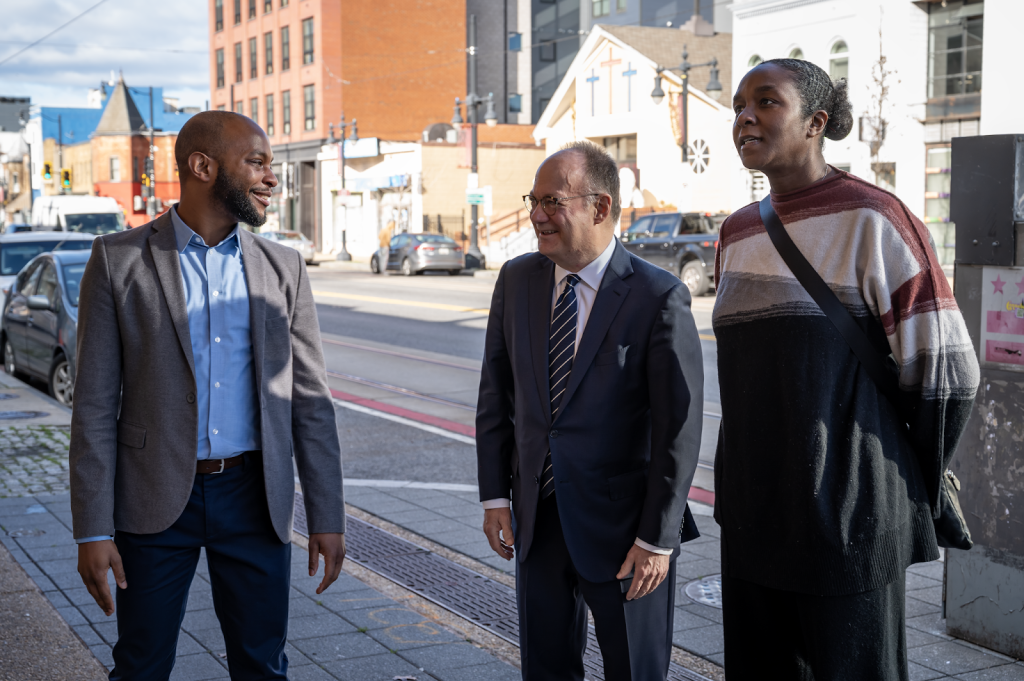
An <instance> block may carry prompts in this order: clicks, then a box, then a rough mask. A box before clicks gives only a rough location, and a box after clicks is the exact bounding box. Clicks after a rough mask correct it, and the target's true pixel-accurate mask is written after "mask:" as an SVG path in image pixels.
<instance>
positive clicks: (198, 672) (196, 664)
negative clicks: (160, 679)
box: [170, 653, 228, 681]
mask: <svg viewBox="0 0 1024 681" xmlns="http://www.w3.org/2000/svg"><path fill="white" fill-rule="evenodd" d="M227 677H228V673H227V670H226V669H224V665H222V664H221V663H220V662H218V661H217V660H215V659H213V657H212V656H211V655H210V653H200V654H198V655H185V656H183V657H178V658H175V660H174V670H173V671H172V672H171V676H170V681H206V680H207V679H223V678H227Z"/></svg>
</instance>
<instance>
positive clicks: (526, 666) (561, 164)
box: [476, 142, 704, 681]
mask: <svg viewBox="0 0 1024 681" xmlns="http://www.w3.org/2000/svg"><path fill="white" fill-rule="evenodd" d="M524 199H525V201H526V205H527V208H528V209H529V210H530V211H531V213H530V219H531V221H532V222H533V225H534V229H535V230H536V233H537V241H538V248H539V251H540V252H539V253H531V254H528V255H524V256H521V257H519V258H516V259H514V260H511V261H509V262H508V263H506V264H505V266H504V267H503V268H502V270H501V273H500V274H499V276H498V281H497V283H496V285H495V288H494V296H493V299H492V302H491V311H490V318H489V319H488V323H487V338H486V345H485V350H484V362H483V370H482V374H481V379H480V398H479V402H478V407H477V419H476V425H477V462H478V476H479V481H480V499H481V501H483V505H484V508H485V509H486V510H485V515H484V532H485V534H486V535H487V538H488V541H489V542H490V544H491V547H492V548H493V549H494V550H495V552H497V554H498V555H499V556H501V557H503V558H505V559H506V560H509V559H511V558H512V557H513V555H515V556H517V557H518V564H517V566H516V567H517V569H516V592H517V600H518V607H519V636H520V645H521V655H522V663H523V665H522V669H523V678H524V679H526V680H527V681H540V680H548V679H550V680H551V681H566V680H569V679H572V680H576V681H582V680H583V652H584V649H585V646H586V633H587V617H586V613H587V607H588V606H589V608H590V609H591V610H592V611H593V613H594V621H595V625H596V629H597V632H596V633H597V639H598V642H599V643H600V646H601V652H602V654H603V656H604V664H605V677H606V678H607V679H608V681H618V680H622V679H631V680H632V681H646V680H654V679H665V677H666V675H667V673H668V664H669V658H670V654H671V649H672V613H673V607H674V604H675V603H674V602H675V588H674V584H675V556H676V555H677V554H678V549H679V544H680V542H681V541H689V540H691V539H695V538H696V537H697V536H699V535H698V533H697V528H696V527H695V526H694V523H693V517H692V516H691V515H690V512H689V508H688V507H687V504H686V498H687V494H688V492H689V488H690V483H691V481H692V479H693V473H694V470H695V469H696V466H697V457H698V453H699V450H700V436H701V423H702V418H703V403H704V400H703V389H704V374H703V362H702V358H701V351H700V340H699V339H698V336H697V329H696V327H695V326H694V322H693V316H692V315H691V314H690V294H689V291H688V290H687V288H686V286H685V285H683V284H682V283H681V282H680V281H679V279H677V278H676V277H674V276H673V275H672V274H669V273H668V272H666V271H664V270H661V269H658V268H657V267H654V266H653V265H651V264H649V263H647V262H645V261H643V260H640V259H639V258H636V257H634V256H632V255H630V253H629V252H627V251H626V250H625V249H624V248H623V247H622V245H621V244H619V242H618V240H617V239H616V238H615V225H616V223H617V222H618V219H619V214H620V212H621V207H620V203H619V176H618V166H617V164H616V163H615V161H614V160H613V159H612V158H611V157H610V156H609V155H608V154H607V153H606V152H605V151H604V150H603V149H601V148H600V147H598V146H596V145H594V144H592V143H590V142H575V143H573V144H570V145H568V146H567V147H565V148H563V149H562V150H561V151H559V152H558V153H556V154H554V155H553V156H551V157H550V158H548V159H547V160H546V161H545V162H544V163H543V164H542V165H541V167H540V168H539V169H538V171H537V176H536V179H535V181H534V185H533V190H532V192H531V193H530V194H528V195H527V196H526V197H524ZM510 502H511V510H510V508H509V506H510ZM513 512H514V519H513ZM513 528H514V530H515V532H514V534H513ZM666 578H667V579H666Z"/></svg>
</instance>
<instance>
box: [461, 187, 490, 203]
mask: <svg viewBox="0 0 1024 681" xmlns="http://www.w3.org/2000/svg"><path fill="white" fill-rule="evenodd" d="M490 202H491V186H490V185H487V186H486V187H480V188H479V189H467V190H466V203H468V204H469V205H471V206H483V205H486V204H489V203H490Z"/></svg>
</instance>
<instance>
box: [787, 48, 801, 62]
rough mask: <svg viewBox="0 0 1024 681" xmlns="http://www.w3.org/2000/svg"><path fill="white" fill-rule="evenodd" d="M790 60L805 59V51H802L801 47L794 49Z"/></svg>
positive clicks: (791, 51)
mask: <svg viewBox="0 0 1024 681" xmlns="http://www.w3.org/2000/svg"><path fill="white" fill-rule="evenodd" d="M789 58H790V59H803V58H804V51H803V50H801V49H800V48H799V47H794V48H793V49H792V50H790V52H789Z"/></svg>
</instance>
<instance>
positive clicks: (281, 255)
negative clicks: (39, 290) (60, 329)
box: [71, 111, 345, 679]
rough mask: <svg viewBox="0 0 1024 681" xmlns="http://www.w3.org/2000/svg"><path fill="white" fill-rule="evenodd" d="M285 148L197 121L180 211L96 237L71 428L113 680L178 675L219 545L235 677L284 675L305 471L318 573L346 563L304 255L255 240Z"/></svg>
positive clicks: (217, 565) (183, 138) (184, 139)
mask: <svg viewBox="0 0 1024 681" xmlns="http://www.w3.org/2000/svg"><path fill="white" fill-rule="evenodd" d="M272 156H273V154H272V152H271V148H270V141H269V140H268V139H267V136H266V134H265V133H264V132H263V130H261V129H260V127H259V126H258V125H256V124H255V123H254V122H252V121H251V120H250V119H248V118H246V117H244V116H240V115H237V114H234V113H229V112H223V111H208V112H204V113H200V114H197V115H196V116H194V117H193V118H192V119H191V120H189V121H188V122H187V123H186V124H185V126H184V127H183V128H182V130H181V133H180V134H179V136H178V140H177V144H176V145H175V159H176V161H177V164H178V172H179V177H180V182H181V202H180V203H179V204H177V206H175V207H174V208H172V209H171V210H170V211H169V212H168V213H166V214H165V215H163V216H161V217H160V218H158V219H157V220H155V221H153V222H151V223H149V224H147V225H144V226H142V227H138V228H136V229H132V230H130V231H127V232H121V233H117V234H110V235H106V236H103V237H99V238H97V239H96V241H95V243H94V245H93V249H92V257H91V258H90V260H89V264H88V266H87V267H86V271H85V275H84V276H83V278H82V284H81V298H80V304H79V326H78V376H77V384H76V389H75V405H74V414H73V416H72V425H71V508H72V515H73V520H74V535H75V538H76V540H77V541H78V542H79V554H78V555H79V558H78V570H79V573H80V574H81V575H82V580H83V582H85V585H86V587H87V588H88V589H89V593H90V594H92V596H93V598H95V599H96V602H97V604H98V605H99V606H100V607H101V608H102V609H103V611H104V612H106V613H107V614H108V615H110V614H112V613H113V612H114V604H113V601H112V599H111V596H110V591H109V589H108V587H107V581H106V574H107V570H108V569H110V568H112V569H113V571H114V578H115V581H116V582H117V585H118V587H119V588H118V590H117V592H116V593H117V609H118V621H117V624H118V641H117V644H116V645H115V646H114V650H113V657H114V670H113V672H112V673H111V676H110V678H111V679H166V678H168V676H169V675H170V673H171V669H172V667H173V664H174V653H175V644H176V642H177V637H178V630H179V627H180V626H181V621H182V618H183V617H184V614H185V605H186V601H187V598H188V591H189V585H190V584H191V581H192V578H193V575H194V573H195V569H196V565H197V562H198V560H199V554H200V549H201V548H205V549H206V555H207V560H208V563H209V568H210V581H211V584H212V587H213V602H214V607H215V609H216V613H217V617H218V619H219V620H220V623H221V629H222V631H223V634H224V644H225V648H226V650H227V660H228V666H229V669H230V672H231V678H232V679H285V678H287V669H288V660H287V657H286V656H285V654H284V646H285V635H286V631H287V620H288V592H289V581H290V566H291V543H290V542H291V528H292V503H293V499H294V474H293V467H292V465H293V464H292V460H293V458H294V461H295V464H297V467H298V472H299V478H300V480H301V483H302V488H303V490H304V492H305V503H306V515H307V517H308V520H309V529H310V541H309V574H310V575H311V576H312V575H314V574H315V573H316V570H317V567H318V565H319V554H323V556H324V562H325V566H324V570H325V574H324V578H323V581H322V582H321V584H320V586H319V588H318V589H317V593H320V592H322V591H323V590H324V589H326V588H327V587H328V586H330V584H331V583H332V582H334V580H335V579H337V577H338V574H339V572H340V570H341V565H342V561H343V560H344V557H345V540H344V534H343V533H344V532H345V506H344V500H343V495H342V472H341V451H340V446H339V442H338V435H337V427H336V424H335V418H334V408H333V405H332V402H331V397H330V392H329V390H328V387H327V377H326V372H325V367H324V359H323V353H322V348H321V344H320V330H319V325H318V322H317V316H316V309H315V307H314V303H313V295H312V291H311V289H310V284H309V279H308V276H307V274H306V269H305V264H304V263H303V261H302V257H301V255H300V254H299V253H298V252H296V251H294V250H291V249H288V248H284V247H282V246H279V245H278V244H275V243H274V242H272V241H269V240H266V239H261V238H259V237H256V236H254V235H253V234H252V233H250V232H248V231H245V230H243V229H241V228H240V227H239V224H238V223H239V222H245V223H248V224H250V225H254V226H259V225H262V224H263V223H264V222H265V220H266V207H267V206H268V205H269V203H270V195H271V190H272V189H273V187H274V186H276V185H277V178H276V177H275V176H274V173H273V171H272V170H271V167H270V163H271V158H272Z"/></svg>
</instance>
